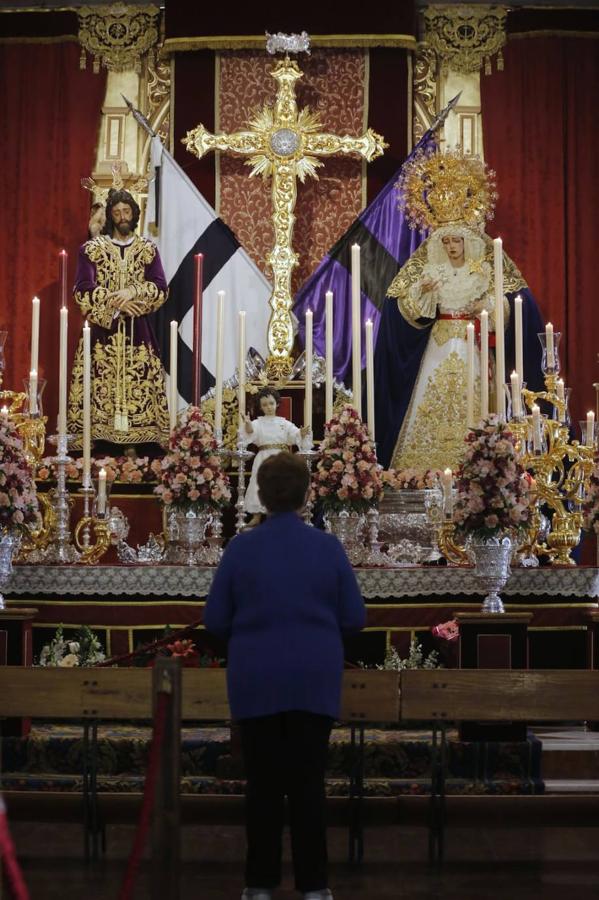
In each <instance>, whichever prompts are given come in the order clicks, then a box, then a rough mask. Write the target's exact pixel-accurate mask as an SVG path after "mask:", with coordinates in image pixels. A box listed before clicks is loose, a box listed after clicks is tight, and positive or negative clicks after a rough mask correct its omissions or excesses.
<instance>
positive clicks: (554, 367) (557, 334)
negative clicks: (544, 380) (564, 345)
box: [537, 331, 562, 375]
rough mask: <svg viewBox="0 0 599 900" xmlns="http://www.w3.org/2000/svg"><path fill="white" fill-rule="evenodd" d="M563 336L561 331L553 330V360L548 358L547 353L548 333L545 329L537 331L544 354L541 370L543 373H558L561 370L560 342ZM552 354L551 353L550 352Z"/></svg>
mask: <svg viewBox="0 0 599 900" xmlns="http://www.w3.org/2000/svg"><path fill="white" fill-rule="evenodd" d="M561 336H562V333H561V331H554V332H553V354H552V355H553V361H552V360H551V359H548V355H547V335H546V333H545V332H544V331H541V332H537V337H538V339H539V340H540V342H541V348H542V350H543V356H542V358H541V371H542V372H543V375H558V374H559V370H560V362H559V342H560V338H561ZM550 355H551V354H550Z"/></svg>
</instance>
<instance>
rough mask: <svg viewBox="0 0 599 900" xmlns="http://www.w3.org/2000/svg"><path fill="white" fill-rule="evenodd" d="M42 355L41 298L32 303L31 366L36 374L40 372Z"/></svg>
mask: <svg viewBox="0 0 599 900" xmlns="http://www.w3.org/2000/svg"><path fill="white" fill-rule="evenodd" d="M39 355H40V298H39V297H34V298H33V300H32V301H31V365H30V367H29V368H30V369H32V370H33V371H34V372H37V371H38V370H39Z"/></svg>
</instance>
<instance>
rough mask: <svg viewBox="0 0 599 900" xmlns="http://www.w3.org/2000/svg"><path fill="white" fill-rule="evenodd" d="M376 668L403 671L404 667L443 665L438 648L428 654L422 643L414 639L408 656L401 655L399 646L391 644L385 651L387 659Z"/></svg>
mask: <svg viewBox="0 0 599 900" xmlns="http://www.w3.org/2000/svg"><path fill="white" fill-rule="evenodd" d="M375 668H377V669H392V670H393V671H398V672H401V671H402V670H403V669H441V668H443V667H442V665H441V663H440V661H439V654H438V653H437V651H436V650H431V652H430V653H429V654H428V655H427V654H425V653H424V650H423V649H422V644H419V643H418V641H416V640H414V639H412V640H411V641H410V651H409V653H408V655H407V656H406V657H401V656H400V655H399V652H398V650H397V647H393V646H390V647H389V648H388V649H387V652H386V653H385V661H384V662H383V663H382V665H379V666H376V667H375Z"/></svg>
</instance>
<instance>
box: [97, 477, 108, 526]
mask: <svg viewBox="0 0 599 900" xmlns="http://www.w3.org/2000/svg"><path fill="white" fill-rule="evenodd" d="M96 510H97V513H98V515H99V516H103V515H105V514H106V469H100V474H99V476H98V498H97V504H96Z"/></svg>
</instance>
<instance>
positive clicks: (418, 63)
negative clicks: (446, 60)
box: [412, 44, 437, 144]
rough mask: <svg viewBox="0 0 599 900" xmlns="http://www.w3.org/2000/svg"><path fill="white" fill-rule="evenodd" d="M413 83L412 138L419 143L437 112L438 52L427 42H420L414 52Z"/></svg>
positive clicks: (415, 142)
mask: <svg viewBox="0 0 599 900" xmlns="http://www.w3.org/2000/svg"><path fill="white" fill-rule="evenodd" d="M413 84H414V88H413V96H414V100H413V121H412V140H413V142H414V144H417V143H418V141H419V140H420V139H421V138H422V137H423V136H424V133H425V132H426V130H427V129H428V128H430V126H431V124H432V122H433V120H434V118H435V115H436V112H437V54H436V53H435V51H434V50H433V49H432V47H429V46H428V45H427V44H419V45H418V49H417V50H416V52H415V54H414V69H413Z"/></svg>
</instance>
